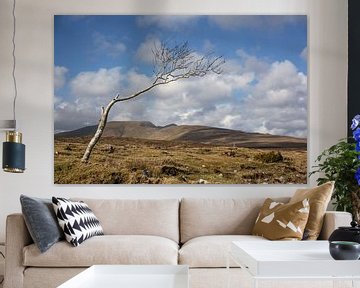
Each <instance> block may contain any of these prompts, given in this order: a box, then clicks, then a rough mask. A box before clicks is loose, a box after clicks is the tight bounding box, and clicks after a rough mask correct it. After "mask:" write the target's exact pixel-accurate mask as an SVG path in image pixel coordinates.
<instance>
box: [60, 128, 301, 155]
mask: <svg viewBox="0 0 360 288" xmlns="http://www.w3.org/2000/svg"><path fill="white" fill-rule="evenodd" d="M96 129H97V125H92V126H85V127H82V128H79V129H75V130H72V131H67V132H61V133H57V134H55V138H72V137H88V136H92V135H93V134H94V133H95V131H96ZM103 137H123V138H135V139H146V140H162V141H181V142H195V143H203V144H213V145H225V146H237V147H248V148H301V149H306V146H307V141H306V138H296V137H291V136H281V135H272V134H263V133H253V132H244V131H241V130H231V129H226V128H218V127H211V126H202V125H177V124H174V123H172V124H168V125H165V126H156V125H154V124H153V123H152V122H150V121H111V122H108V123H107V125H106V128H105V130H104V133H103Z"/></svg>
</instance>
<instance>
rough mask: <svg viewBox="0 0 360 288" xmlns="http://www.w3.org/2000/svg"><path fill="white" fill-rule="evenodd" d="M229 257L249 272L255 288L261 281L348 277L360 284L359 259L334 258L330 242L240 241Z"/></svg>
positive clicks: (358, 285) (342, 278)
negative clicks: (330, 251) (331, 253)
mask: <svg viewBox="0 0 360 288" xmlns="http://www.w3.org/2000/svg"><path fill="white" fill-rule="evenodd" d="M229 258H232V259H233V260H234V261H235V262H236V263H237V264H238V265H239V266H240V267H241V268H243V269H244V270H246V271H247V272H248V275H249V276H250V277H251V278H252V280H253V281H252V285H253V287H258V285H259V280H312V279H313V280H335V281H333V283H335V282H337V283H338V281H339V280H349V281H350V283H351V286H350V287H360V261H359V260H351V261H350V260H346V261H339V260H338V261H336V260H334V259H332V257H331V255H330V253H329V243H328V241H264V242H262V241H261V242H254V241H252V242H250V241H249V242H247V241H237V242H232V244H231V248H230V252H229ZM228 263H229V260H228ZM228 267H229V264H228ZM333 285H334V284H333ZM356 285H357V286H356ZM228 286H229V284H228Z"/></svg>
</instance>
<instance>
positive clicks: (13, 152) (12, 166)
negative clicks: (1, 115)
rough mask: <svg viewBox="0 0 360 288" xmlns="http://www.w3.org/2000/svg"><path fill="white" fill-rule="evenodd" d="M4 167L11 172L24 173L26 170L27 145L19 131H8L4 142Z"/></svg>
mask: <svg viewBox="0 0 360 288" xmlns="http://www.w3.org/2000/svg"><path fill="white" fill-rule="evenodd" d="M3 169H4V171H5V172H10V173H23V172H24V170H25V145H24V144H22V134H21V133H20V132H18V131H7V132H6V141H5V142H4V143H3Z"/></svg>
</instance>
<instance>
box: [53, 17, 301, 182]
mask: <svg viewBox="0 0 360 288" xmlns="http://www.w3.org/2000/svg"><path fill="white" fill-rule="evenodd" d="M307 58H308V57H307V16H305V15H222V16H220V15H191V16H190V15H176V16H175V15H162V16H159V15H98V16H95V15H92V16H86V15H78V16H76V15H56V16H55V18H54V182H55V183H56V184H306V183H307V130H308V127H307V125H308V124H307V123H308V122H307V118H308V112H307V111H308V108H307V103H308V85H307V82H308V81H307Z"/></svg>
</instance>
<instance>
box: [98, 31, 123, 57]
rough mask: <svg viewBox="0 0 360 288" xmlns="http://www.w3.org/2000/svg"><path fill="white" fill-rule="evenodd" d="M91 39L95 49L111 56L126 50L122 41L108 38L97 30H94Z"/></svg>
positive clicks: (116, 55)
mask: <svg viewBox="0 0 360 288" xmlns="http://www.w3.org/2000/svg"><path fill="white" fill-rule="evenodd" d="M93 41H94V45H95V49H96V50H97V51H98V52H100V53H106V54H108V55H109V56H111V57H113V58H116V57H118V56H119V55H121V54H122V53H124V52H125V51H126V46H125V44H124V43H122V42H120V41H114V40H111V39H108V38H107V37H105V36H104V35H103V34H101V33H99V32H95V33H94V34H93Z"/></svg>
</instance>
